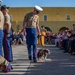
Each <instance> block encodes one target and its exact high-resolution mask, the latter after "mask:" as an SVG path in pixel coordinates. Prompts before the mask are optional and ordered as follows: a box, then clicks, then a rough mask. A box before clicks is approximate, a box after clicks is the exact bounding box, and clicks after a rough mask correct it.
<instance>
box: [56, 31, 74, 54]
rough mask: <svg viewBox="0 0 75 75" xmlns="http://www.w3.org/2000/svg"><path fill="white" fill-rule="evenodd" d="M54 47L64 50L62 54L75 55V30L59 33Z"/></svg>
mask: <svg viewBox="0 0 75 75" xmlns="http://www.w3.org/2000/svg"><path fill="white" fill-rule="evenodd" d="M55 45H56V46H58V47H59V48H61V49H63V50H64V53H66V52H69V53H71V54H72V55H75V30H70V31H67V30H65V31H61V32H59V33H58V34H57V36H56V39H55Z"/></svg>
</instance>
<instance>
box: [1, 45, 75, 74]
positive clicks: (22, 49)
mask: <svg viewBox="0 0 75 75" xmlns="http://www.w3.org/2000/svg"><path fill="white" fill-rule="evenodd" d="M38 48H48V49H50V54H49V55H48V58H47V60H39V61H38V62H37V63H33V62H31V61H29V60H28V55H27V48H26V46H25V45H23V46H22V45H21V46H15V47H14V46H13V55H14V61H13V62H11V64H12V66H13V70H12V71H11V72H9V73H2V72H0V75H75V56H73V55H70V54H69V53H63V50H60V49H59V48H57V47H55V46H54V45H53V46H52V45H51V46H50V45H49V46H43V47H38Z"/></svg>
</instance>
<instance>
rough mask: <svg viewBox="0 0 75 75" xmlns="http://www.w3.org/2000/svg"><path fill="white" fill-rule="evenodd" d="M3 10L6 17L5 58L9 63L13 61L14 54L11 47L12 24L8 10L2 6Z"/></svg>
mask: <svg viewBox="0 0 75 75" xmlns="http://www.w3.org/2000/svg"><path fill="white" fill-rule="evenodd" d="M1 10H2V12H3V15H4V39H3V49H4V57H5V59H6V60H8V61H9V62H12V61H13V53H12V46H11V37H10V35H11V22H10V16H9V14H8V9H7V8H6V6H2V7H1Z"/></svg>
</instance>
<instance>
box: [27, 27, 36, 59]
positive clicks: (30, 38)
mask: <svg viewBox="0 0 75 75" xmlns="http://www.w3.org/2000/svg"><path fill="white" fill-rule="evenodd" d="M26 33H27V35H26V43H27V48H28V55H29V56H31V57H32V56H33V60H36V59H37V54H36V50H37V49H36V48H37V47H36V45H37V32H36V28H26ZM32 52H33V53H32ZM32 54H33V55H32Z"/></svg>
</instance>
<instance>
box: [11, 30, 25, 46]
mask: <svg viewBox="0 0 75 75" xmlns="http://www.w3.org/2000/svg"><path fill="white" fill-rule="evenodd" d="M23 40H24V35H23V32H21V31H19V32H13V36H12V44H15V45H20V44H23Z"/></svg>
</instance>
